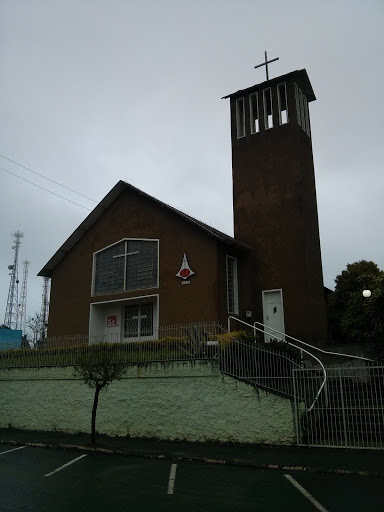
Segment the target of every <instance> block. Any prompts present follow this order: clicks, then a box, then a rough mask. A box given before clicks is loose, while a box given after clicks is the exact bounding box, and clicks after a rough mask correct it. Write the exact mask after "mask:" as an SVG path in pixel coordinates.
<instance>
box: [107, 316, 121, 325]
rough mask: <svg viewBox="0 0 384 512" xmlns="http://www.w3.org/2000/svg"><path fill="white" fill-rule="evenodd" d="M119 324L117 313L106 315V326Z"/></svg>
mask: <svg viewBox="0 0 384 512" xmlns="http://www.w3.org/2000/svg"><path fill="white" fill-rule="evenodd" d="M117 325H119V317H118V316H117V315H110V316H107V327H115V326H117Z"/></svg>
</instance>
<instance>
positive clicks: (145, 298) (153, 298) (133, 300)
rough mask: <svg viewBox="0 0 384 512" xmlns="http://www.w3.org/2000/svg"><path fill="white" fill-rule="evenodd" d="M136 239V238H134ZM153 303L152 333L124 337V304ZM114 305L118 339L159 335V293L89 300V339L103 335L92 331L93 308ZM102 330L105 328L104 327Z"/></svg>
mask: <svg viewBox="0 0 384 512" xmlns="http://www.w3.org/2000/svg"><path fill="white" fill-rule="evenodd" d="M135 240H136V239H135ZM146 302H152V303H153V335H152V336H143V337H141V338H124V313H125V306H129V305H134V304H137V303H146ZM103 305H104V306H108V305H114V306H115V309H118V310H119V312H120V325H119V341H122V342H124V343H130V342H132V341H150V340H157V339H158V335H159V309H160V296H159V294H150V295H139V296H137V297H130V298H128V299H116V300H107V301H99V302H91V304H90V312H89V339H90V340H92V339H93V338H94V337H95V336H97V337H101V336H103V335H100V334H96V333H95V332H94V328H95V327H94V326H95V317H96V314H95V308H98V307H102V306H103ZM104 332H106V331H105V329H104ZM104 336H105V339H106V341H107V342H108V334H104Z"/></svg>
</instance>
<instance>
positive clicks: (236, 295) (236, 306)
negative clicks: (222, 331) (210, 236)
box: [226, 254, 239, 315]
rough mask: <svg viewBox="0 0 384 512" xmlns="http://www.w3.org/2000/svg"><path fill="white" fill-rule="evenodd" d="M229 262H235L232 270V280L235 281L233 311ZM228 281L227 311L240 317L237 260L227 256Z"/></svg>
mask: <svg viewBox="0 0 384 512" xmlns="http://www.w3.org/2000/svg"><path fill="white" fill-rule="evenodd" d="M229 261H232V262H233V268H232V279H233V283H232V284H233V310H232V308H231V307H230V306H231V304H230V300H229V274H228V267H229ZM226 280H227V310H228V313H231V314H234V315H238V314H239V284H238V275H237V258H234V257H233V256H229V255H228V254H227V255H226Z"/></svg>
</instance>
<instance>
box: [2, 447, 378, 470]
mask: <svg viewBox="0 0 384 512" xmlns="http://www.w3.org/2000/svg"><path fill="white" fill-rule="evenodd" d="M1 444H11V445H14V446H29V447H31V448H48V449H56V450H64V451H65V450H68V451H80V452H91V453H101V454H104V455H121V456H123V457H142V458H147V459H158V460H173V461H185V462H194V463H198V464H216V465H226V466H238V467H246V468H254V469H261V470H272V471H273V470H274V471H292V472H306V473H319V474H328V475H329V474H331V475H346V476H359V477H366V478H382V479H384V473H381V472H377V471H360V470H355V469H352V470H350V469H335V468H330V469H324V468H318V467H314V466H287V465H284V464H258V463H255V462H252V461H244V460H240V459H226V460H224V459H211V458H206V457H197V456H187V455H170V454H153V453H149V452H147V453H145V452H139V451H135V450H124V451H122V450H112V449H110V448H101V447H97V446H96V447H92V446H82V445H77V444H48V443H22V442H19V441H10V440H1V439H0V445H1Z"/></svg>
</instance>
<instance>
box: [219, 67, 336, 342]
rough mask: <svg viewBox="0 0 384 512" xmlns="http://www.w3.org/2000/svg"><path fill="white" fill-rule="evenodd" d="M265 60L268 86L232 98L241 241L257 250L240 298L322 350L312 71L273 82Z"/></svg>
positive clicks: (237, 220)
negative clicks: (310, 75) (311, 116)
mask: <svg viewBox="0 0 384 512" xmlns="http://www.w3.org/2000/svg"><path fill="white" fill-rule="evenodd" d="M265 60H266V62H265V66H266V70H267V80H266V81H265V82H262V83H259V84H256V85H253V86H252V87H248V88H247V89H243V90H239V91H237V92H235V93H233V94H230V95H228V96H225V98H230V112H231V139H232V178H233V208H234V231H235V238H236V239H237V240H238V241H239V242H241V243H244V244H246V245H248V246H249V247H250V248H251V249H252V253H251V256H250V260H251V261H249V262H248V265H247V267H248V266H249V267H250V268H251V271H250V273H247V275H246V276H245V277H244V276H243V277H242V276H239V286H240V288H241V289H240V293H241V297H243V299H244V301H242V302H244V310H251V311H254V319H255V320H258V321H261V322H263V323H264V324H266V325H270V326H271V327H275V328H276V329H278V330H282V331H283V332H286V333H287V334H289V335H291V336H294V337H297V338H299V339H302V340H303V341H306V342H309V343H317V344H319V343H321V342H324V341H325V340H326V310H325V294H324V286H323V273H322V263H321V250H320V238H319V226H318V217H317V201H316V185H315V172H314V165H313V156H312V141H311V129H310V118H309V107H308V105H309V103H310V102H312V101H314V100H315V99H316V97H315V94H314V92H313V89H312V86H311V83H310V81H309V78H308V75H307V72H306V71H305V70H304V69H303V70H298V71H293V72H291V73H288V74H286V75H283V76H279V77H277V78H272V79H269V76H268V63H269V62H272V61H269V62H268V61H267V57H266V59H265ZM273 60H277V59H273ZM256 67H258V66H256ZM240 315H241V316H242V312H241V311H240ZM274 315H275V317H274ZM278 315H280V317H281V318H277V316H278ZM278 326H279V327H278Z"/></svg>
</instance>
